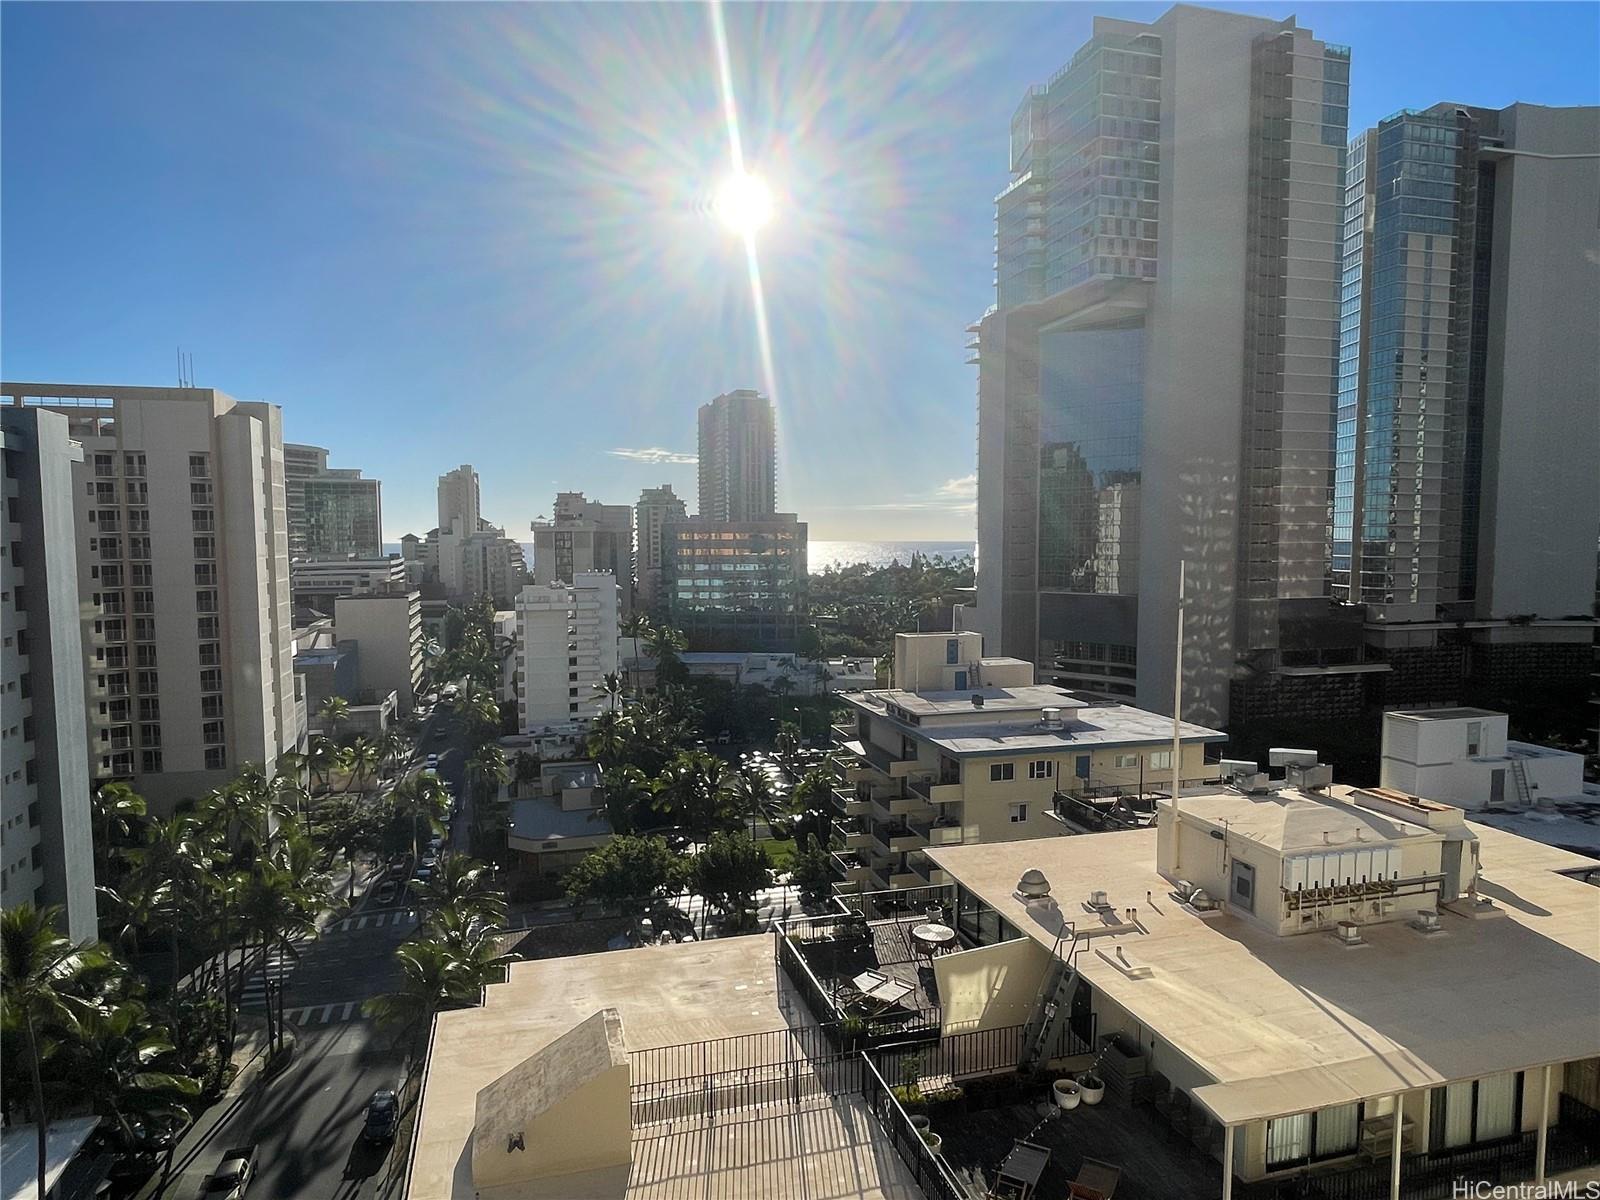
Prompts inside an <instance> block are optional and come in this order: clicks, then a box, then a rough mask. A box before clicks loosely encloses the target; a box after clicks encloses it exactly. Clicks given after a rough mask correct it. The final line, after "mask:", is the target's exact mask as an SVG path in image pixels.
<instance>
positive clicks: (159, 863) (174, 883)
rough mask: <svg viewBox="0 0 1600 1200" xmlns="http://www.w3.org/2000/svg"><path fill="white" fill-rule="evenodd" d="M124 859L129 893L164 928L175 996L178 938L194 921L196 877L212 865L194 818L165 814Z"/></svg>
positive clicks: (197, 911)
mask: <svg viewBox="0 0 1600 1200" xmlns="http://www.w3.org/2000/svg"><path fill="white" fill-rule="evenodd" d="M129 858H130V859H131V860H132V862H133V868H134V877H133V879H132V880H131V881H130V883H131V886H130V888H129V891H130V892H131V893H132V894H134V895H138V896H142V897H144V898H145V901H146V902H147V906H148V910H149V911H150V912H151V913H152V914H153V916H154V917H155V920H156V921H157V923H159V924H160V925H161V926H162V927H164V928H165V929H166V931H167V938H168V950H169V952H170V953H171V955H172V983H171V987H170V994H172V995H174V996H176V995H177V992H178V980H179V975H180V968H181V959H182V955H181V953H180V951H179V945H180V940H181V937H182V935H183V934H185V933H187V932H189V931H190V930H192V928H193V927H194V925H195V923H196V919H197V917H198V915H199V912H200V907H199V905H198V903H197V898H198V895H199V891H200V881H201V879H202V878H203V877H204V875H205V874H206V873H207V872H208V871H209V870H210V869H211V866H212V860H211V856H210V854H209V852H208V849H207V846H206V839H205V837H204V836H203V831H202V829H201V826H200V824H199V823H198V822H197V821H196V820H195V819H194V818H193V817H187V816H174V817H168V818H167V819H166V820H165V821H156V822H155V823H153V824H152V825H151V827H150V840H149V841H148V842H147V843H145V845H143V846H141V847H139V849H137V850H135V851H133V852H132V853H131V854H130V855H129Z"/></svg>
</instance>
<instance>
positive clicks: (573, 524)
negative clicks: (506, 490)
mask: <svg viewBox="0 0 1600 1200" xmlns="http://www.w3.org/2000/svg"><path fill="white" fill-rule="evenodd" d="M532 530H533V581H534V582H535V583H544V584H548V583H571V582H573V580H575V579H576V578H577V577H578V576H579V575H580V574H582V573H584V572H586V571H609V572H610V573H611V574H612V575H613V576H615V577H616V580H617V586H618V587H620V588H621V589H622V603H623V611H624V612H628V611H631V610H632V606H633V510H632V509H631V508H629V507H628V506H627V505H626V504H602V503H600V501H598V500H586V499H584V495H583V493H582V492H558V493H556V501H555V507H554V508H552V509H551V519H550V520H549V521H535V522H533V525H532Z"/></svg>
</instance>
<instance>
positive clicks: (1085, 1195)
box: [1067, 1158, 1122, 1200]
mask: <svg viewBox="0 0 1600 1200" xmlns="http://www.w3.org/2000/svg"><path fill="white" fill-rule="evenodd" d="M1121 1179H1122V1168H1121V1167H1116V1166H1112V1165H1111V1164H1110V1163H1108V1162H1102V1161H1101V1160H1100V1159H1098V1158H1086V1159H1084V1160H1083V1166H1081V1167H1079V1168H1078V1174H1077V1175H1076V1176H1075V1177H1074V1178H1073V1180H1072V1182H1071V1183H1069V1184H1067V1195H1068V1196H1070V1197H1072V1200H1111V1198H1112V1197H1113V1196H1115V1195H1116V1194H1117V1184H1118V1183H1119V1182H1120V1181H1121Z"/></svg>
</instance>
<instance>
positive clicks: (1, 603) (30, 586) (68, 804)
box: [0, 408, 98, 941]
mask: <svg viewBox="0 0 1600 1200" xmlns="http://www.w3.org/2000/svg"><path fill="white" fill-rule="evenodd" d="M0 455H3V458H4V475H3V488H4V504H5V512H4V520H5V537H4V539H3V541H0V614H3V615H4V625H5V638H4V642H5V645H4V648H3V649H0V744H3V746H4V750H3V751H0V835H3V836H0V843H3V846H4V850H3V851H0V906H3V907H5V908H12V907H15V906H16V905H18V904H33V905H35V906H37V907H40V908H43V907H45V906H47V905H60V906H61V909H62V917H61V922H62V925H61V928H62V932H63V933H65V934H66V935H67V936H68V937H70V938H72V939H73V940H74V941H84V940H89V939H93V938H95V937H97V936H98V930H97V928H96V918H95V890H94V888H95V878H94V841H93V831H92V826H91V821H90V810H89V788H90V782H89V749H88V743H87V740H86V737H85V731H86V729H87V723H86V720H85V709H84V697H83V643H82V640H81V639H82V633H81V631H80V629H79V624H78V623H79V598H78V564H77V561H76V558H75V556H74V554H73V552H72V549H71V547H72V546H73V544H74V543H75V542H76V541H77V530H76V528H75V525H74V512H73V510H74V507H75V504H74V496H75V494H76V492H75V488H74V480H73V472H74V469H75V467H76V465H77V464H81V463H82V462H83V447H82V446H81V445H79V444H77V443H76V442H74V441H72V439H71V438H70V437H69V436H68V433H67V419H66V417H64V416H62V415H61V414H59V413H53V412H47V411H45V410H44V409H40V408H5V409H0Z"/></svg>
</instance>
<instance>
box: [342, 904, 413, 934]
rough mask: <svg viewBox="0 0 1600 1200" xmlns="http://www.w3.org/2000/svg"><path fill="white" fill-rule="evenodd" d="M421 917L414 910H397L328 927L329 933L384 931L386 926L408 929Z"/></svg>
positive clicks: (353, 918)
mask: <svg viewBox="0 0 1600 1200" xmlns="http://www.w3.org/2000/svg"><path fill="white" fill-rule="evenodd" d="M418 920H419V917H418V915H417V911H416V909H414V908H397V909H395V910H393V911H392V912H379V913H369V914H367V915H365V916H356V917H346V918H345V919H344V920H342V921H336V922H334V923H333V924H332V925H330V926H328V928H327V931H326V932H328V933H350V932H351V931H353V930H357V929H382V928H383V927H384V926H385V925H391V926H394V927H396V928H402V929H403V928H408V927H410V926H412V925H415V924H416V923H417V921H418Z"/></svg>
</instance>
